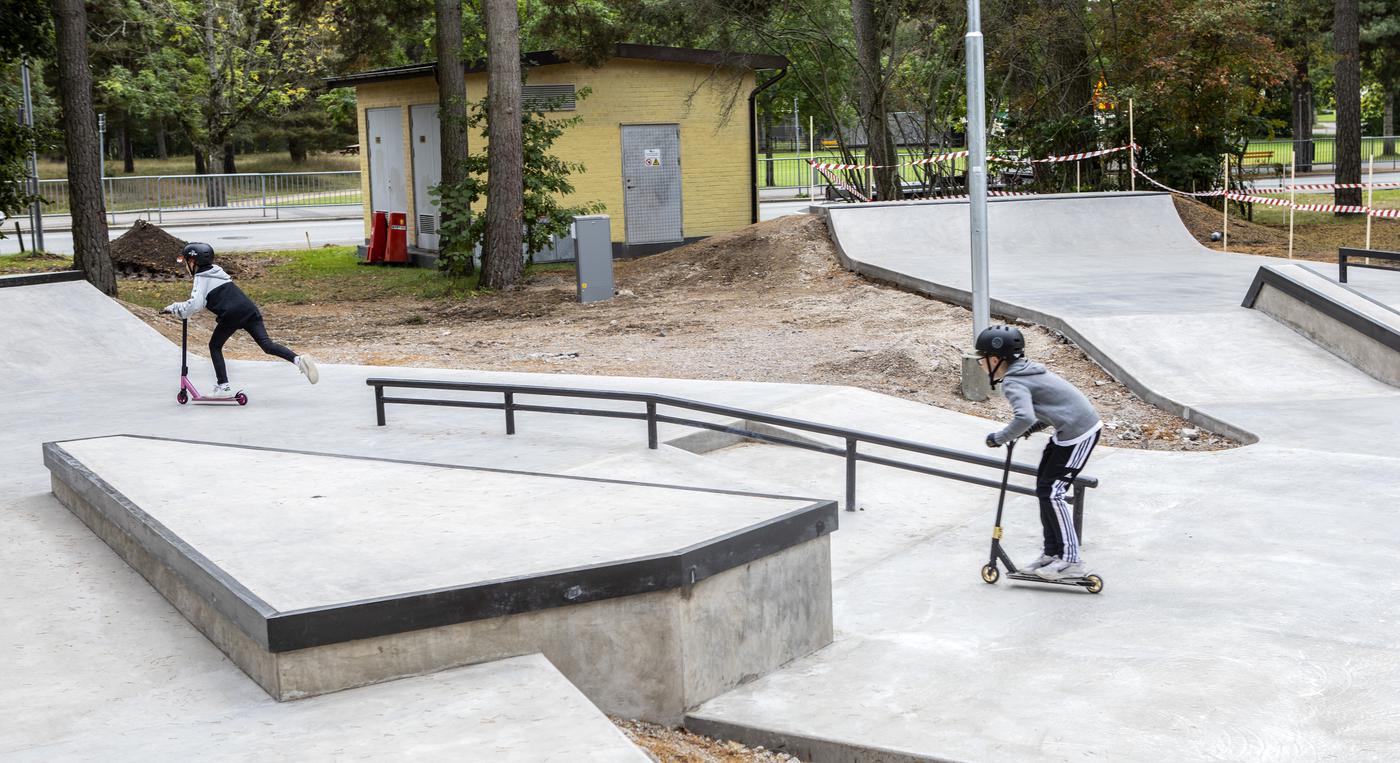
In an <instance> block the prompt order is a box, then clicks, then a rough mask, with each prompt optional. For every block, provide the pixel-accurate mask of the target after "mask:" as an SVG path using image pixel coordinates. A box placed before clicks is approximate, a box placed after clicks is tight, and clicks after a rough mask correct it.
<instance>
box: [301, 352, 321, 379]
mask: <svg viewBox="0 0 1400 763" xmlns="http://www.w3.org/2000/svg"><path fill="white" fill-rule="evenodd" d="M297 370H298V371H300V372H302V373H303V374H305V375H306V380H307V381H309V382H311V383H312V384H315V383H316V382H318V381H320V380H321V372H320V371H317V370H316V361H315V360H314V359H312V357H311V356H310V355H298V356H297Z"/></svg>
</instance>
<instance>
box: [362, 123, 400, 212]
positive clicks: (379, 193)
mask: <svg viewBox="0 0 1400 763" xmlns="http://www.w3.org/2000/svg"><path fill="white" fill-rule="evenodd" d="M365 132H366V133H367V135H366V137H368V138H369V146H368V147H367V148H368V149H369V202H370V207H371V208H372V209H373V210H374V211H375V212H403V213H407V212H408V190H407V188H406V187H405V186H404V172H403V170H404V162H403V109H400V108H397V107H396V108H389V109H366V110H365Z"/></svg>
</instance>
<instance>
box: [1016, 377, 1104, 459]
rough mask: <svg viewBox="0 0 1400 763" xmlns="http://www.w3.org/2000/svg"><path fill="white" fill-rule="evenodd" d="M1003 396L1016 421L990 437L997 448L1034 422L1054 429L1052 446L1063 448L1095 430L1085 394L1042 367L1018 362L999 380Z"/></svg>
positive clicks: (1096, 425)
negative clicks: (1056, 445)
mask: <svg viewBox="0 0 1400 763" xmlns="http://www.w3.org/2000/svg"><path fill="white" fill-rule="evenodd" d="M1001 391H1002V394H1004V395H1006V399H1007V401H1008V402H1010V403H1011V409H1012V411H1014V412H1015V414H1016V417H1015V418H1013V419H1012V420H1011V423H1010V424H1007V425H1006V428H1004V429H1002V430H1001V431H1000V432H997V433H996V434H995V435H993V437H994V439H995V440H996V443H997V444H998V445H1005V444H1006V443H1007V442H1010V441H1011V440H1014V439H1016V438H1017V437H1020V436H1021V435H1023V434H1025V433H1026V432H1027V431H1029V430H1030V428H1031V427H1032V426H1034V425H1035V424H1036V422H1041V423H1044V424H1047V425H1049V426H1052V427H1054V428H1055V437H1054V440H1055V442H1057V443H1059V444H1061V445H1065V444H1072V443H1075V442H1078V441H1079V439H1080V438H1082V437H1084V436H1086V435H1088V434H1091V433H1093V432H1095V431H1097V430H1098V428H1099V426H1100V423H1099V414H1098V412H1096V411H1095V410H1094V406H1093V405H1092V404H1091V403H1090V402H1089V398H1087V397H1085V396H1084V393H1082V392H1080V391H1079V390H1077V389H1075V388H1074V385H1072V384H1070V383H1069V382H1067V381H1065V380H1064V379H1061V378H1060V377H1059V376H1057V375H1055V374H1054V373H1051V372H1050V371H1047V370H1045V366H1043V365H1041V364H1039V363H1032V362H1031V361H1029V360H1026V359H1025V358H1018V359H1016V361H1015V362H1013V363H1012V364H1011V369H1010V370H1009V371H1007V372H1006V376H1005V377H1004V378H1002V380H1001Z"/></svg>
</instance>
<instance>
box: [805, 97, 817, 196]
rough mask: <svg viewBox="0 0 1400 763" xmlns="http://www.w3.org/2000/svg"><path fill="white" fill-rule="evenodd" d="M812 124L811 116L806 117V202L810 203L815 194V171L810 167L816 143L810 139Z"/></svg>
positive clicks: (814, 158) (815, 151)
mask: <svg viewBox="0 0 1400 763" xmlns="http://www.w3.org/2000/svg"><path fill="white" fill-rule="evenodd" d="M813 124H814V118H813V117H811V116H808V117H807V160H808V164H807V200H808V201H811V200H812V194H813V193H815V192H816V186H817V171H816V170H814V169H812V166H811V162H813V161H815V160H816V158H817V143H816V140H815V139H814V138H813V137H812V135H813V128H812V126H813Z"/></svg>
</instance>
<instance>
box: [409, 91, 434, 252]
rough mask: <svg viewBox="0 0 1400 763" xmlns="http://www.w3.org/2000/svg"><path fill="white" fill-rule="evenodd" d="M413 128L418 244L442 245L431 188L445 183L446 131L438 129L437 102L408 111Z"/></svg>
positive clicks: (422, 245)
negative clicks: (443, 141)
mask: <svg viewBox="0 0 1400 763" xmlns="http://www.w3.org/2000/svg"><path fill="white" fill-rule="evenodd" d="M408 117H409V122H410V123H411V126H412V128H413V212H414V218H413V219H414V222H415V223H416V225H415V226H414V229H415V230H417V231H418V246H419V247H421V248H423V249H434V250H436V249H437V248H438V205H437V200H436V199H434V198H433V195H432V192H431V190H430V189H431V188H432V187H433V186H435V185H437V184H438V183H441V182H442V151H441V149H440V146H441V145H442V144H441V140H442V132H441V131H440V130H439V129H438V107H437V104H435V103H434V104H428V105H424V106H413V107H411V108H410V109H409V110H408Z"/></svg>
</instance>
